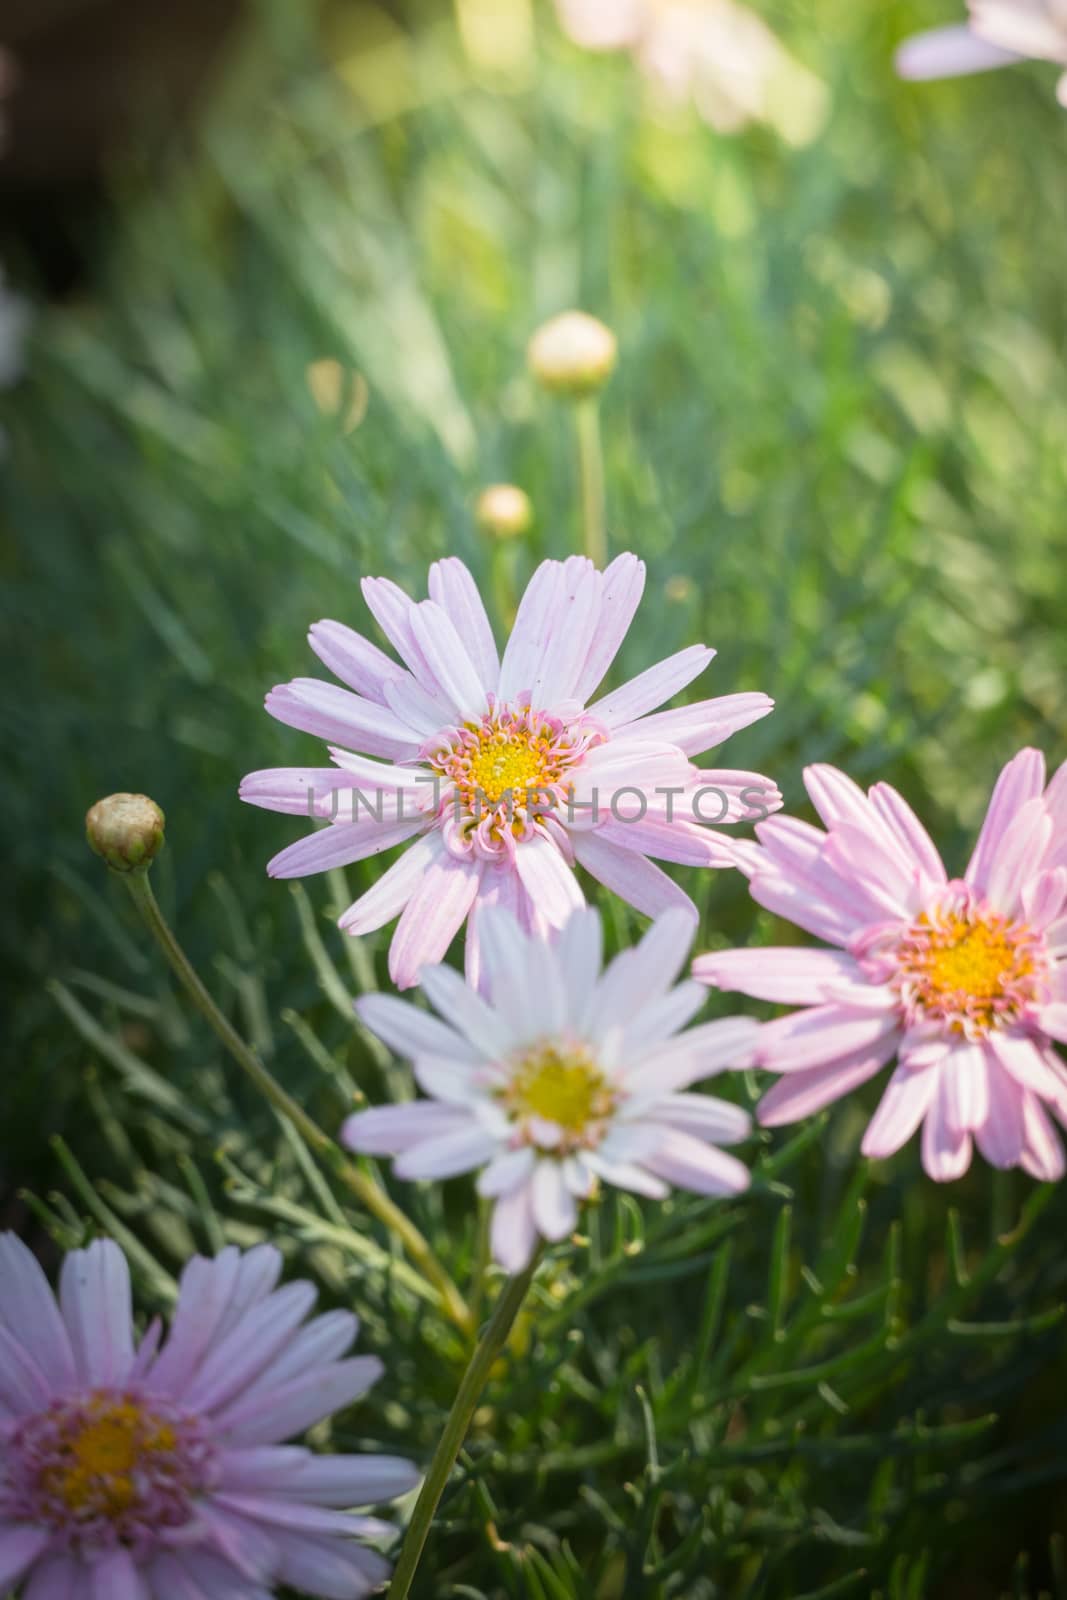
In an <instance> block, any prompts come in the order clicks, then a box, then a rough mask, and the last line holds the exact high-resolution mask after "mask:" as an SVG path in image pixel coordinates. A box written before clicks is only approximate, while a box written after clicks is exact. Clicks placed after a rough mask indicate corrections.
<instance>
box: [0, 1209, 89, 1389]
mask: <svg viewBox="0 0 1067 1600" xmlns="http://www.w3.org/2000/svg"><path fill="white" fill-rule="evenodd" d="M0 1324H2V1325H4V1326H6V1327H7V1329H8V1330H9V1332H11V1333H12V1334H14V1336H15V1337H16V1338H18V1337H19V1335H20V1333H25V1331H26V1330H27V1329H32V1330H33V1355H34V1359H35V1360H36V1362H37V1364H38V1365H39V1366H40V1367H41V1369H42V1371H43V1372H44V1373H45V1376H46V1377H47V1378H48V1379H49V1380H50V1381H51V1382H52V1383H53V1384H54V1385H55V1386H56V1388H57V1389H58V1388H62V1387H64V1386H65V1385H67V1384H70V1383H72V1382H73V1381H74V1353H73V1351H72V1349H71V1343H70V1337H69V1335H68V1333H67V1330H66V1326H65V1324H64V1322H63V1318H62V1317H61V1316H60V1314H59V1308H58V1306H57V1305H56V1301H55V1296H54V1295H53V1293H52V1290H51V1288H50V1287H49V1283H48V1279H47V1278H46V1277H45V1275H44V1272H43V1271H42V1269H41V1267H40V1265H39V1263H38V1261H37V1258H36V1256H34V1254H33V1252H32V1251H31V1250H30V1249H29V1248H28V1247H27V1246H26V1245H25V1244H23V1242H22V1240H21V1239H18V1238H16V1236H15V1235H14V1234H13V1233H0Z"/></svg>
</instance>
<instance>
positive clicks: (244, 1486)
mask: <svg viewBox="0 0 1067 1600" xmlns="http://www.w3.org/2000/svg"><path fill="white" fill-rule="evenodd" d="M218 1471H219V1478H220V1481H221V1482H222V1483H223V1484H224V1485H225V1486H226V1488H227V1489H231V1490H237V1491H243V1492H245V1493H248V1492H255V1491H257V1490H261V1489H267V1490H274V1491H277V1490H279V1489H283V1490H284V1492H285V1494H286V1495H287V1496H288V1497H289V1498H290V1499H293V1500H301V1501H311V1502H313V1503H317V1504H319V1505H324V1506H370V1505H380V1504H381V1503H382V1502H383V1501H385V1500H393V1499H395V1498H396V1496H397V1495H401V1494H406V1493H407V1492H408V1490H409V1489H412V1488H414V1486H415V1484H416V1483H417V1482H418V1480H419V1473H418V1469H417V1468H416V1467H415V1465H414V1463H413V1462H410V1461H405V1460H404V1459H403V1457H401V1456H385V1455H370V1454H367V1455H358V1456H316V1455H311V1454H309V1452H308V1451H306V1450H303V1449H300V1448H299V1447H297V1446H294V1445H263V1446H260V1447H259V1448H258V1449H254V1450H225V1451H223V1452H221V1454H220V1456H219V1459H218Z"/></svg>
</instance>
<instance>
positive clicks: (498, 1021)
mask: <svg viewBox="0 0 1067 1600" xmlns="http://www.w3.org/2000/svg"><path fill="white" fill-rule="evenodd" d="M419 984H420V986H421V988H422V992H423V993H424V994H425V996H426V998H427V999H428V1000H429V1001H430V1003H431V1005H432V1006H433V1008H434V1010H435V1011H437V1012H439V1014H440V1015H441V1016H442V1017H443V1018H444V1020H445V1022H446V1023H448V1024H449V1025H450V1026H451V1027H453V1028H455V1029H456V1030H457V1032H459V1033H461V1034H462V1035H463V1036H464V1037H465V1038H467V1039H469V1041H470V1043H471V1044H472V1045H473V1046H474V1048H475V1049H476V1050H479V1051H481V1052H482V1053H483V1054H485V1055H486V1056H487V1057H489V1059H490V1060H492V1059H495V1058H498V1057H500V1056H501V1055H504V1054H505V1053H506V1052H507V1051H508V1050H509V1049H510V1048H511V1046H512V1044H513V1042H514V1040H513V1036H512V1033H511V1030H510V1029H509V1027H508V1023H507V1018H506V1017H505V1016H503V1015H501V1014H500V1013H499V1012H497V1011H495V1010H494V1009H493V1008H492V1007H491V1006H489V1005H487V1004H486V1002H485V1001H484V1000H483V999H482V997H481V995H479V994H477V993H476V992H475V990H474V989H472V988H471V986H470V984H468V983H464V981H463V979H462V978H461V977H460V975H459V973H458V972H456V971H455V970H454V968H452V967H445V966H440V967H423V969H422V975H421V977H420V979H419Z"/></svg>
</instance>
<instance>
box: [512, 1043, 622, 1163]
mask: <svg viewBox="0 0 1067 1600" xmlns="http://www.w3.org/2000/svg"><path fill="white" fill-rule="evenodd" d="M502 1099H503V1102H504V1105H505V1106H506V1108H507V1110H508V1111H509V1112H511V1114H512V1116H513V1117H514V1118H515V1119H516V1121H517V1122H518V1123H519V1124H520V1125H525V1124H526V1123H527V1122H528V1121H529V1120H530V1119H531V1118H536V1119H537V1120H538V1121H539V1122H541V1123H549V1124H552V1125H553V1126H554V1127H555V1128H557V1129H558V1130H559V1132H560V1135H561V1139H560V1144H559V1148H560V1149H561V1150H569V1149H576V1148H578V1147H579V1146H581V1145H583V1144H588V1143H589V1142H590V1140H591V1139H592V1138H593V1137H595V1134H596V1131H597V1130H598V1128H599V1126H600V1124H601V1123H603V1122H604V1120H605V1118H607V1117H609V1116H610V1115H611V1113H612V1111H613V1110H614V1109H615V1105H616V1101H617V1095H616V1093H615V1091H614V1089H613V1088H612V1085H611V1083H610V1082H609V1080H608V1078H607V1077H606V1076H605V1074H604V1072H603V1071H602V1070H601V1068H600V1067H599V1066H598V1065H597V1063H596V1062H595V1061H594V1059H593V1057H592V1056H591V1055H590V1053H589V1052H588V1050H586V1048H585V1047H584V1046H583V1045H578V1044H562V1045H561V1044H556V1043H546V1044H539V1045H536V1046H535V1047H534V1048H533V1049H532V1050H529V1051H527V1052H526V1053H525V1054H524V1055H522V1056H520V1057H519V1059H518V1061H517V1062H516V1064H515V1068H514V1071H513V1073H512V1076H511V1079H510V1081H509V1082H508V1085H507V1087H506V1089H505V1090H504V1091H503V1094H502Z"/></svg>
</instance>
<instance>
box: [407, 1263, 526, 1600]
mask: <svg viewBox="0 0 1067 1600" xmlns="http://www.w3.org/2000/svg"><path fill="white" fill-rule="evenodd" d="M540 1255H541V1252H540V1250H538V1251H537V1252H536V1254H535V1255H534V1258H533V1260H532V1261H531V1262H530V1265H529V1266H528V1267H526V1268H525V1269H524V1270H523V1271H522V1272H519V1273H516V1275H515V1276H514V1277H513V1278H509V1279H508V1281H507V1283H506V1284H505V1285H504V1288H503V1290H502V1291H501V1295H500V1298H499V1300H498V1301H497V1303H496V1305H495V1306H494V1308H493V1315H492V1316H491V1317H490V1319H489V1322H488V1324H487V1326H486V1329H485V1332H484V1333H483V1334H482V1337H481V1338H480V1339H479V1341H478V1344H477V1347H476V1349H475V1351H474V1354H473V1355H472V1356H471V1359H470V1365H469V1366H468V1368H467V1370H466V1372H465V1373H464V1374H463V1378H462V1381H461V1383H460V1386H459V1388H458V1390H457V1391H456V1398H455V1400H453V1402H452V1409H451V1411H450V1412H449V1413H448V1420H447V1421H446V1422H445V1427H444V1432H443V1433H442V1434H441V1438H440V1440H439V1442H438V1445H437V1449H436V1450H435V1451H434V1456H433V1460H432V1461H431V1462H430V1470H429V1472H427V1474H426V1478H425V1481H424V1483H423V1485H422V1488H421V1490H420V1491H419V1498H418V1500H417V1501H416V1502H415V1509H414V1511H413V1512H412V1513H411V1521H410V1522H409V1523H408V1527H407V1532H406V1533H405V1535H404V1543H403V1545H402V1546H401V1550H400V1559H399V1561H398V1562H397V1564H396V1571H395V1572H394V1573H393V1581H392V1583H391V1584H390V1585H389V1590H388V1593H387V1595H386V1600H405V1597H406V1596H407V1594H408V1593H409V1591H410V1589H411V1582H412V1579H413V1578H414V1576H415V1572H416V1570H417V1568H418V1565H419V1561H420V1559H421V1557H422V1552H423V1549H424V1548H425V1545H426V1539H427V1535H428V1534H429V1532H430V1525H431V1523H432V1522H433V1517H434V1512H435V1511H436V1510H437V1507H438V1504H439V1502H440V1499H441V1496H442V1494H443V1493H444V1491H445V1485H446V1484H447V1482H448V1480H449V1477H450V1476H451V1473H452V1468H453V1467H454V1466H455V1464H456V1457H457V1456H458V1455H459V1452H460V1450H461V1449H462V1447H463V1441H464V1439H465V1438H466V1437H467V1430H468V1428H469V1427H470V1422H471V1417H472V1416H473V1415H474V1410H475V1407H476V1406H477V1404H478V1401H479V1400H480V1399H481V1397H482V1390H483V1389H484V1388H485V1385H486V1382H487V1380H488V1377H489V1373H490V1371H491V1370H492V1366H493V1363H494V1361H495V1360H496V1358H497V1356H498V1355H499V1354H500V1352H501V1350H502V1349H503V1348H504V1344H505V1341H506V1340H507V1336H508V1334H509V1333H510V1332H511V1325H512V1323H513V1322H514V1321H515V1318H516V1317H517V1316H518V1313H519V1309H520V1307H521V1305H522V1303H523V1301H524V1300H525V1299H526V1292H527V1290H528V1289H529V1287H530V1284H531V1283H532V1282H533V1276H534V1273H535V1272H536V1271H537V1264H538V1261H539V1260H540Z"/></svg>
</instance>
